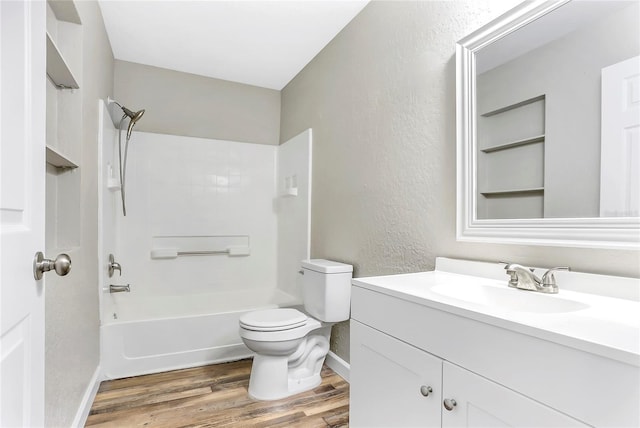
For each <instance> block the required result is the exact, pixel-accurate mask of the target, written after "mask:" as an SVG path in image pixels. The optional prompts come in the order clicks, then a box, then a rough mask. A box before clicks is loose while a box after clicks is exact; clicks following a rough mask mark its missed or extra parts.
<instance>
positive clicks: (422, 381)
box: [350, 258, 640, 428]
mask: <svg viewBox="0 0 640 428" xmlns="http://www.w3.org/2000/svg"><path fill="white" fill-rule="evenodd" d="M469 263H471V265H469ZM474 263H475V264H474ZM439 266H440V268H441V269H443V270H438V269H439ZM496 266H497V268H496V269H499V270H498V271H497V274H498V275H494V273H492V269H494V266H493V265H485V264H482V263H478V262H462V261H452V260H451V259H440V258H439V259H438V260H437V261H436V270H435V271H432V272H422V273H416V274H405V275H391V276H381V277H371V278H355V279H353V281H352V283H353V287H352V293H351V339H350V340H351V358H350V359H351V371H350V379H351V386H350V389H351V397H350V425H351V426H352V427H356V428H358V427H376V426H377V427H403V426H404V427H409V426H424V427H438V426H443V427H449V426H476V427H477V426H491V427H501V426H516V427H517V426H529V427H534V426H535V427H538V428H542V427H581V426H593V427H640V405H639V403H640V334H639V333H640V319H639V318H638V313H640V302H638V301H637V299H627V298H619V297H616V298H611V297H607V296H604V295H596V294H582V293H576V292H572V291H570V290H567V289H562V288H561V291H560V293H559V294H557V295H553V296H551V295H546V296H544V295H541V294H540V293H533V292H527V291H522V290H515V289H510V288H509V287H508V286H507V279H505V278H502V279H499V280H495V279H492V278H493V277H500V276H499V275H503V276H504V272H503V268H502V267H501V266H499V265H497V264H496ZM445 268H446V269H449V270H444V269H445ZM474 269H475V271H474ZM456 270H460V271H461V272H468V271H470V270H471V271H474V272H476V273H472V274H468V273H464V274H460V273H457V272H456ZM478 274H481V275H488V276H478ZM572 275H573V276H575V279H576V282H577V283H579V284H580V285H582V286H589V287H591V285H593V284H599V283H603V284H604V285H605V286H606V287H608V289H610V290H613V289H617V288H619V286H624V287H626V286H627V285H629V286H630V287H627V288H629V289H631V290H632V291H633V292H636V291H637V290H636V288H637V286H638V285H640V281H638V280H637V279H633V280H627V279H619V278H616V277H604V276H602V277H600V276H596V275H591V274H582V273H577V272H576V273H574V272H571V273H566V274H564V275H563V276H562V281H563V282H562V283H560V286H561V287H562V285H567V286H568V285H569V284H571V281H572V278H573V276H572ZM559 276H560V275H559ZM589 284H591V285H589ZM624 287H623V288H624ZM634 290H636V291H634ZM492 299H494V300H495V299H498V302H497V303H495V302H493V300H492ZM486 302H491V303H490V304H489V303H486ZM423 387H424V388H423ZM429 387H430V389H428V388H429ZM427 391H428V394H426V393H425V394H424V395H423V394H422V392H427ZM452 400H455V402H456V405H455V406H454V407H453V408H452V409H451V410H448V409H446V406H445V403H447V406H448V407H452V403H453V401H452Z"/></svg>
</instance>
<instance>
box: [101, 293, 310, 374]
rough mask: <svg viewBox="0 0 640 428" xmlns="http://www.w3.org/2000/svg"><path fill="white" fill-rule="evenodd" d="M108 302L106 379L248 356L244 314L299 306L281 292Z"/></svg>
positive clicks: (129, 297)
mask: <svg viewBox="0 0 640 428" xmlns="http://www.w3.org/2000/svg"><path fill="white" fill-rule="evenodd" d="M105 300H107V301H108V302H105V303H107V305H108V310H107V312H106V314H107V315H106V316H105V317H104V318H105V319H104V320H103V322H102V326H101V327H100V333H101V356H102V358H101V365H102V373H103V376H104V377H105V378H106V379H116V378H122V377H128V376H137V375H141V374H146V373H155V372H161V371H166V370H175V369H180V368H186V367H195V366H199V365H204V364H211V363H218V362H223V361H232V360H238V359H241V358H246V357H249V356H251V355H252V353H251V351H249V349H247V347H245V346H244V344H243V343H242V339H240V336H239V334H238V319H239V318H240V316H241V315H242V314H244V313H246V312H248V311H252V310H256V309H265V308H276V307H288V306H296V305H299V304H300V300H299V299H298V298H297V297H294V296H291V295H289V294H286V293H284V292H282V291H280V290H277V289H275V290H273V289H272V290H243V291H232V292H219V293H209V294H196V295H190V296H162V297H149V296H142V297H136V296H135V294H133V293H131V294H130V293H118V294H113V295H107V296H106V298H105Z"/></svg>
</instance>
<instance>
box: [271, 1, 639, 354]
mask: <svg viewBox="0 0 640 428" xmlns="http://www.w3.org/2000/svg"><path fill="white" fill-rule="evenodd" d="M517 3H519V1H517V0H514V1H500V2H497V1H479V0H474V1H415V2H414V1H401V2H383V1H373V2H371V3H369V5H367V6H366V7H365V8H364V9H363V11H362V12H360V14H359V15H358V16H356V17H355V18H354V20H353V21H351V23H350V24H349V25H348V26H347V27H346V28H345V29H344V30H343V31H342V32H341V33H340V34H338V35H337V36H336V37H335V38H334V39H333V40H332V41H331V43H329V45H328V46H327V47H326V48H325V49H324V50H323V51H322V52H320V53H319V54H318V55H317V56H316V57H315V58H314V59H313V61H311V63H309V64H308V65H307V66H306V67H305V68H304V70H302V71H301V72H300V73H299V74H298V75H297V76H296V77H295V79H293V80H292V81H291V82H290V83H289V84H288V85H287V86H286V87H285V88H284V90H283V91H282V115H281V141H286V140H287V139H289V138H291V137H292V136H294V135H296V134H298V133H300V132H301V131H302V130H304V129H307V128H313V137H314V143H313V163H314V164H313V200H312V214H311V218H312V229H311V242H312V247H311V255H312V257H323V258H329V259H334V260H338V261H343V262H346V263H351V264H353V265H354V267H355V272H354V275H355V276H356V277H363V276H369V275H382V274H392V273H400V272H416V271H423V270H429V269H433V267H434V263H435V257H436V256H447V257H454V258H466V259H476V260H487V261H496V262H497V261H498V260H508V261H513V262H518V263H523V264H529V265H534V266H566V265H568V266H571V267H572V268H573V269H574V270H577V271H585V272H597V273H608V274H613V275H630V276H640V257H639V254H638V252H636V251H605V250H598V249H573V248H551V247H542V246H540V247H529V246H524V245H489V244H481V243H461V242H457V241H456V231H455V218H456V202H455V201H456V156H455V154H456V149H455V147H456V123H455V74H456V73H455V43H456V41H457V40H460V39H461V38H462V37H464V36H466V35H467V34H469V33H470V32H472V31H474V30H476V29H477V28H479V27H480V26H482V25H484V24H486V23H487V22H489V21H490V20H492V19H494V18H496V17H498V16H499V15H500V14H502V13H504V12H505V11H507V10H508V9H509V8H511V7H513V6H515V5H516V4H517ZM332 349H333V350H334V351H335V352H336V353H337V354H338V355H339V356H341V357H343V358H344V359H346V360H348V359H349V331H348V325H347V324H346V323H341V324H339V327H337V328H334V335H333V337H332Z"/></svg>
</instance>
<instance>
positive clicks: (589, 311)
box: [352, 258, 640, 367]
mask: <svg viewBox="0 0 640 428" xmlns="http://www.w3.org/2000/svg"><path fill="white" fill-rule="evenodd" d="M499 275H502V276H503V277H504V278H502V279H497V278H499V277H500V276H499ZM556 276H557V277H558V286H559V287H560V292H559V293H558V294H543V293H538V292H532V291H525V290H518V289H514V288H510V287H508V286H507V279H508V277H507V276H506V275H505V274H504V270H503V269H502V267H501V266H499V265H497V267H496V264H489V263H481V262H466V261H461V260H452V259H444V258H438V260H437V262H436V270H434V271H430V272H420V273H410V274H399V275H388V276H377V277H367V278H354V279H353V280H352V284H353V285H354V286H357V287H361V288H364V289H368V290H371V291H375V292H379V293H383V294H386V295H389V296H394V297H397V298H399V299H402V300H406V301H410V302H414V303H417V304H420V305H423V306H426V307H430V308H433V309H437V310H441V311H446V312H449V313H452V314H455V315H459V316H463V317H466V318H471V319H474V320H476V321H480V322H484V323H487V324H491V325H494V326H497V327H501V328H505V329H509V330H512V331H516V332H519V333H522V334H527V335H530V336H534V337H538V338H540V339H544V340H548V341H551V342H555V343H558V344H561V345H564V346H569V347H572V348H576V349H579V350H582V351H586V352H590V353H593V354H596V355H600V356H603V357H607V358H611V359H613V360H617V361H620V362H623V363H626V364H630V365H633V366H636V367H640V301H638V299H637V298H635V296H633V295H634V293H636V292H637V291H636V290H637V289H639V288H640V280H639V279H635V278H622V277H610V276H604V275H593V274H583V273H573V272H567V273H564V272H563V273H562V275H556ZM576 281H577V282H578V284H576ZM602 282H606V284H603V285H602V286H598V284H599V283H602ZM563 283H566V285H567V288H571V289H563ZM580 283H584V287H585V289H588V290H589V292H580V291H575V290H576V289H579V288H580ZM594 284H595V286H594ZM621 287H622V288H627V289H628V290H631V291H630V293H626V294H627V295H629V294H630V295H632V298H621V297H619V296H620V294H621V293H617V292H616V291H615V290H619V289H620V288H621ZM594 289H597V290H599V291H600V294H596V293H595V292H594ZM607 289H609V290H610V291H611V292H609V293H608V294H609V295H607V294H606V293H607ZM622 294H625V293H622ZM611 295H616V296H617V297H612V296H611ZM625 297H628V296H625Z"/></svg>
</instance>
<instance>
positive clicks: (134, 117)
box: [122, 107, 144, 138]
mask: <svg viewBox="0 0 640 428" xmlns="http://www.w3.org/2000/svg"><path fill="white" fill-rule="evenodd" d="M122 111H123V112H124V114H126V115H127V116H129V119H130V120H129V127H128V128H127V138H131V131H133V125H135V124H136V122H137V121H139V120H140V118H141V117H142V115H143V114H144V109H142V110H139V111H137V112H135V113H134V112H132V111H131V110H129V109H128V108H126V107H122Z"/></svg>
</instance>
